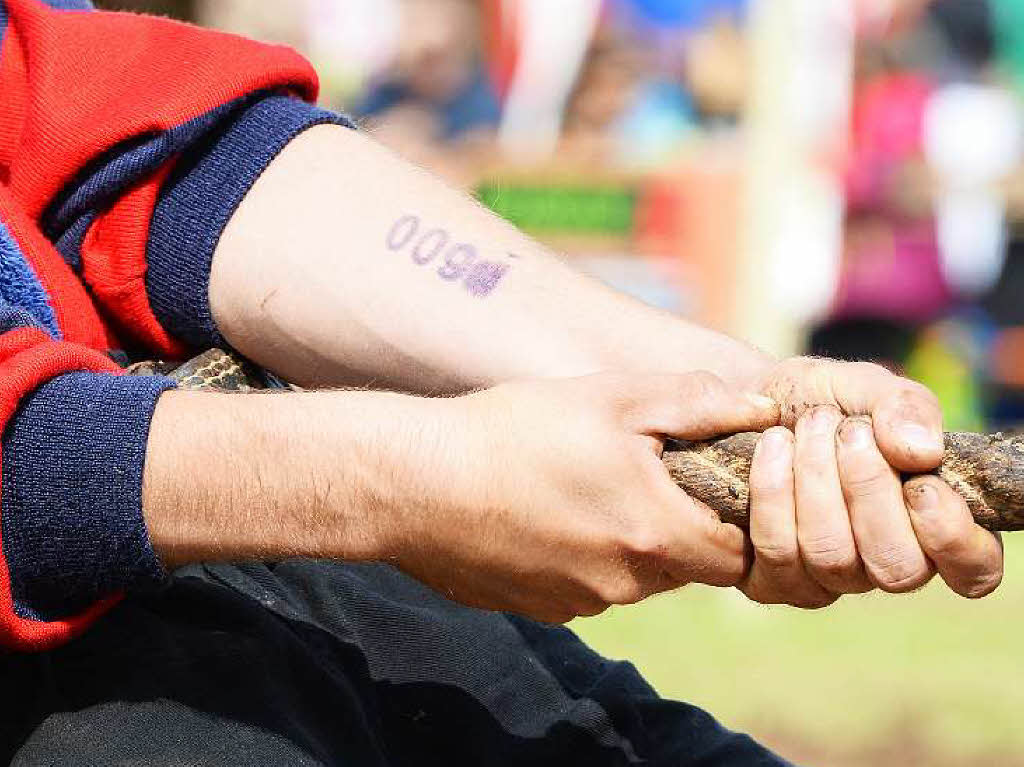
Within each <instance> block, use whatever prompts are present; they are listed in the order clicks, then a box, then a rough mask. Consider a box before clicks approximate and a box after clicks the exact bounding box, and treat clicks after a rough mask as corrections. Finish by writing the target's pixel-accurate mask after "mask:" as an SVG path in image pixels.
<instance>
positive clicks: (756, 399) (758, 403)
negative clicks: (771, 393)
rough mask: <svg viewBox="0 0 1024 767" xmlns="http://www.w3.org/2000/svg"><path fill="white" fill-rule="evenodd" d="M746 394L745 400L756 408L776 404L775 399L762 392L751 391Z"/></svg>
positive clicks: (765, 408)
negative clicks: (754, 392)
mask: <svg viewBox="0 0 1024 767" xmlns="http://www.w3.org/2000/svg"><path fill="white" fill-rule="evenodd" d="M746 396H747V400H748V401H749V402H750V403H751V404H752V405H754V407H757V408H762V409H764V410H767V409H769V408H773V407H775V405H776V402H775V400H773V399H772V398H771V397H765V396H764V395H763V394H752V393H750V392H748V393H747V395H746Z"/></svg>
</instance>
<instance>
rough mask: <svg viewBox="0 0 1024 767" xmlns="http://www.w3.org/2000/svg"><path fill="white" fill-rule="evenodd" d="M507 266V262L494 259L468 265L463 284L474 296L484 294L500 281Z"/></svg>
mask: <svg viewBox="0 0 1024 767" xmlns="http://www.w3.org/2000/svg"><path fill="white" fill-rule="evenodd" d="M508 268H509V267H508V264H499V263H497V262H496V261H478V262H476V263H475V264H473V265H472V266H471V267H470V269H469V273H468V274H467V275H466V277H465V279H464V280H463V284H464V285H465V286H466V290H468V291H469V292H470V293H472V294H473V295H474V296H486V295H487V294H488V293H490V292H491V291H492V290H494V288H495V287H497V285H498V283H499V282H501V278H502V277H504V276H505V272H507V271H508Z"/></svg>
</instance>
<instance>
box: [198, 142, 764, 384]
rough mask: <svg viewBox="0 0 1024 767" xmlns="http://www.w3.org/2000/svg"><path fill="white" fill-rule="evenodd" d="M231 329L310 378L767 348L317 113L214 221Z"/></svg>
mask: <svg viewBox="0 0 1024 767" xmlns="http://www.w3.org/2000/svg"><path fill="white" fill-rule="evenodd" d="M211 302H212V305H213V309H214V314H215V316H216V317H217V320H218V324H219V325H220V327H221V329H222V331H223V332H224V334H225V335H226V336H227V338H228V340H229V341H230V342H231V343H232V344H234V345H235V346H236V347H237V348H239V349H240V350H241V351H242V352H243V353H246V354H248V355H249V356H251V357H253V358H254V359H255V360H256V361H257V362H260V363H261V364H263V365H265V366H267V367H270V368H271V369H273V370H275V371H276V372H278V373H280V374H282V375H284V376H286V377H288V378H290V379H291V380H294V381H296V382H298V383H303V384H306V385H367V384H369V385H373V386H378V387H381V386H383V387H387V386H390V387H397V388H402V389H407V390H413V391H420V392H445V391H447V392H452V391H464V390H467V389H472V388H477V387H483V386H489V385H492V384H494V383H498V382H500V381H504V380H508V379H511V378H520V377H533V376H569V375H581V374H585V373H591V372H595V371H599V370H606V369H612V368H614V369H620V370H622V369H627V370H636V371H640V370H651V371H654V370H656V371H661V372H685V371H689V370H694V369H710V370H713V371H714V372H716V373H718V374H719V375H720V376H722V377H724V378H727V379H731V380H733V381H745V380H748V379H750V378H752V377H754V376H755V375H756V374H757V373H758V372H759V369H760V367H761V366H762V365H764V364H766V361H767V357H766V356H765V355H762V354H760V353H759V352H757V351H756V350H753V349H751V348H750V347H749V346H747V345H745V344H742V343H740V342H738V341H735V340H734V339H731V338H729V337H727V336H724V335H721V334H718V333H714V332H712V331H709V330H707V329H704V328H700V327H697V326H694V325H692V324H689V323H687V322H685V321H683V320H682V319H680V318H678V317H675V316H672V315H669V314H667V313H664V312H660V311H658V310H655V309H652V308H650V307H647V306H645V305H643V304H641V303H640V302H638V301H635V300H633V299H631V298H628V297H626V296H624V295H622V294H620V293H617V292H615V291H613V290H611V289H609V288H606V287H605V286H603V285H601V284H599V283H598V282H596V281H594V280H591V279H589V278H587V277H584V276H582V275H580V274H578V273H577V272H575V271H574V270H572V269H571V268H569V267H568V266H567V265H566V264H564V263H563V262H562V261H560V260H559V259H557V258H556V257H554V256H553V255H552V254H550V253H549V252H547V251H546V250H545V249H544V248H543V247H542V246H540V245H538V244H537V243H535V242H533V241H532V240H530V238H528V237H526V236H525V235H523V234H522V233H521V232H519V231H518V230H516V229H515V228H514V227H512V226H510V225H508V224H507V223H505V222H504V221H501V220H500V219H498V218H497V217H495V216H494V215H492V214H491V213H489V212H488V211H486V210H484V209H483V208H481V207H480V206H478V205H477V204H476V203H474V202H473V201H472V200H470V199H468V198H467V197H465V195H463V194H461V193H459V192H456V191H454V190H451V189H448V188H447V187H445V186H444V185H443V184H442V183H441V182H439V181H438V180H436V179H434V178H432V177H430V176H429V175H428V174H426V173H424V172H422V171H420V170H419V169H416V168H414V167H412V166H410V165H408V164H407V163H405V162H404V161H403V160H401V159H400V158H398V157H395V156H394V155H392V154H390V153H389V152H388V151H387V150H385V149H383V148H382V147H379V146H378V145H376V144H375V143H374V142H373V141H372V140H370V139H368V138H367V137H365V136H363V135H361V134H358V133H355V132H351V131H345V130H343V129H339V128H333V127H325V128H319V129H313V130H311V131H309V132H308V133H307V134H304V135H303V136H300V137H299V138H298V139H296V140H295V141H294V142H293V143H292V144H291V145H289V147H288V148H287V149H286V150H285V152H283V153H282V154H281V155H280V156H279V157H278V159H277V160H275V162H274V163H273V164H272V165H271V167H270V168H269V169H268V170H267V172H266V173H265V174H264V176H263V178H261V179H260V181H259V182H258V183H257V185H256V186H255V187H254V189H253V190H252V192H250V194H249V196H248V197H247V198H246V200H245V202H244V203H243V205H242V207H241V208H239V210H238V211H237V212H236V214H235V216H234V218H233V219H232V221H231V223H230V225H229V226H228V228H227V230H226V231H225V233H224V236H223V238H222V240H221V243H220V245H219V246H218V251H217V255H216V258H215V261H214V271H213V275H212V281H211Z"/></svg>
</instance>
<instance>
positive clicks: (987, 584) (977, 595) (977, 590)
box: [959, 569, 1003, 599]
mask: <svg viewBox="0 0 1024 767" xmlns="http://www.w3.org/2000/svg"><path fill="white" fill-rule="evenodd" d="M1002 582H1003V571H1002V569H998V570H995V571H993V572H986V573H983V574H979V575H976V576H975V577H974V578H972V579H971V580H970V581H969V582H968V583H967V584H966V585H965V586H964V588H963V589H961V590H960V592H959V593H960V594H961V595H962V596H965V597H967V598H968V599H981V598H982V597H985V596H988V595H989V594H991V593H992V592H993V591H995V590H996V589H997V588H999V584H1000V583H1002Z"/></svg>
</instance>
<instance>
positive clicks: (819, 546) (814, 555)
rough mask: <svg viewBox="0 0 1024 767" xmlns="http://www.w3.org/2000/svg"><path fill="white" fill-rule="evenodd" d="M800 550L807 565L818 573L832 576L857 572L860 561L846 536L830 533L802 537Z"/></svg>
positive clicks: (844, 575) (840, 576) (845, 575)
mask: <svg viewBox="0 0 1024 767" xmlns="http://www.w3.org/2000/svg"><path fill="white" fill-rule="evenodd" d="M800 550H801V551H802V552H803V557H804V560H805V561H806V563H807V567H808V568H809V569H811V570H813V571H815V572H816V573H818V574H821V575H825V576H829V577H834V578H836V577H838V578H844V577H852V576H854V575H856V574H857V571H858V568H859V565H860V561H859V560H858V558H857V552H856V550H855V549H854V547H853V545H852V543H851V542H850V541H849V540H848V538H847V537H846V536H843V535H838V534H835V533H832V534H825V535H821V536H816V537H813V538H808V539H802V540H801V541H800Z"/></svg>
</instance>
